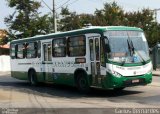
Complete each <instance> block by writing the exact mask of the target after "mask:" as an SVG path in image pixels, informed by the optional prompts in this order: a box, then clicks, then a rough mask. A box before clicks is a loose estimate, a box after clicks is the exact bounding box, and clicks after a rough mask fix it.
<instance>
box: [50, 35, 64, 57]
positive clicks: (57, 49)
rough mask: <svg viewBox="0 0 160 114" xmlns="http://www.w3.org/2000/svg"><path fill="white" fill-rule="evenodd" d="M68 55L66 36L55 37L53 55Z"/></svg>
mask: <svg viewBox="0 0 160 114" xmlns="http://www.w3.org/2000/svg"><path fill="white" fill-rule="evenodd" d="M65 56H66V38H60V39H53V57H65Z"/></svg>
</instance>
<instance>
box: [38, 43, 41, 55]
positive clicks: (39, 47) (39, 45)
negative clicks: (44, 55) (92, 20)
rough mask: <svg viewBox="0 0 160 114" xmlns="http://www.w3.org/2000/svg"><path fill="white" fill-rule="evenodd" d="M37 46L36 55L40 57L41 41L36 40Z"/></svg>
mask: <svg viewBox="0 0 160 114" xmlns="http://www.w3.org/2000/svg"><path fill="white" fill-rule="evenodd" d="M37 46H38V48H37V56H38V58H40V57H41V42H40V41H38V45H37Z"/></svg>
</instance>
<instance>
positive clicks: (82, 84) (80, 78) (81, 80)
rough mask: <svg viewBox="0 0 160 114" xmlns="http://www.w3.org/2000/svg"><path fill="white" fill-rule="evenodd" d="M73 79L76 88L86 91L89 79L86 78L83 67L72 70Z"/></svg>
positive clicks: (88, 87)
mask: <svg viewBox="0 0 160 114" xmlns="http://www.w3.org/2000/svg"><path fill="white" fill-rule="evenodd" d="M74 80H75V85H76V86H77V88H78V89H79V90H80V91H81V92H83V93H87V92H89V90H90V86H89V81H88V78H87V73H86V71H85V70H84V69H77V70H76V71H75V72H74Z"/></svg>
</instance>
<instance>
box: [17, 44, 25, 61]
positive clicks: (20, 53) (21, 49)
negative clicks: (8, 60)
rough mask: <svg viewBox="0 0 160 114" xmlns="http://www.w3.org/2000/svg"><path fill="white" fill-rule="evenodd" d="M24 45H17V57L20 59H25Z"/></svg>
mask: <svg viewBox="0 0 160 114" xmlns="http://www.w3.org/2000/svg"><path fill="white" fill-rule="evenodd" d="M24 49H25V47H24V45H23V44H18V45H17V47H16V50H17V54H16V55H17V57H16V58H18V59H23V58H24Z"/></svg>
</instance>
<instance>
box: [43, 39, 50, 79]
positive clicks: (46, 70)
mask: <svg viewBox="0 0 160 114" xmlns="http://www.w3.org/2000/svg"><path fill="white" fill-rule="evenodd" d="M42 49H43V50H42V53H43V54H42V55H43V56H42V65H43V67H42V68H43V76H44V80H45V81H46V82H49V81H53V78H52V43H51V42H42Z"/></svg>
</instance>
